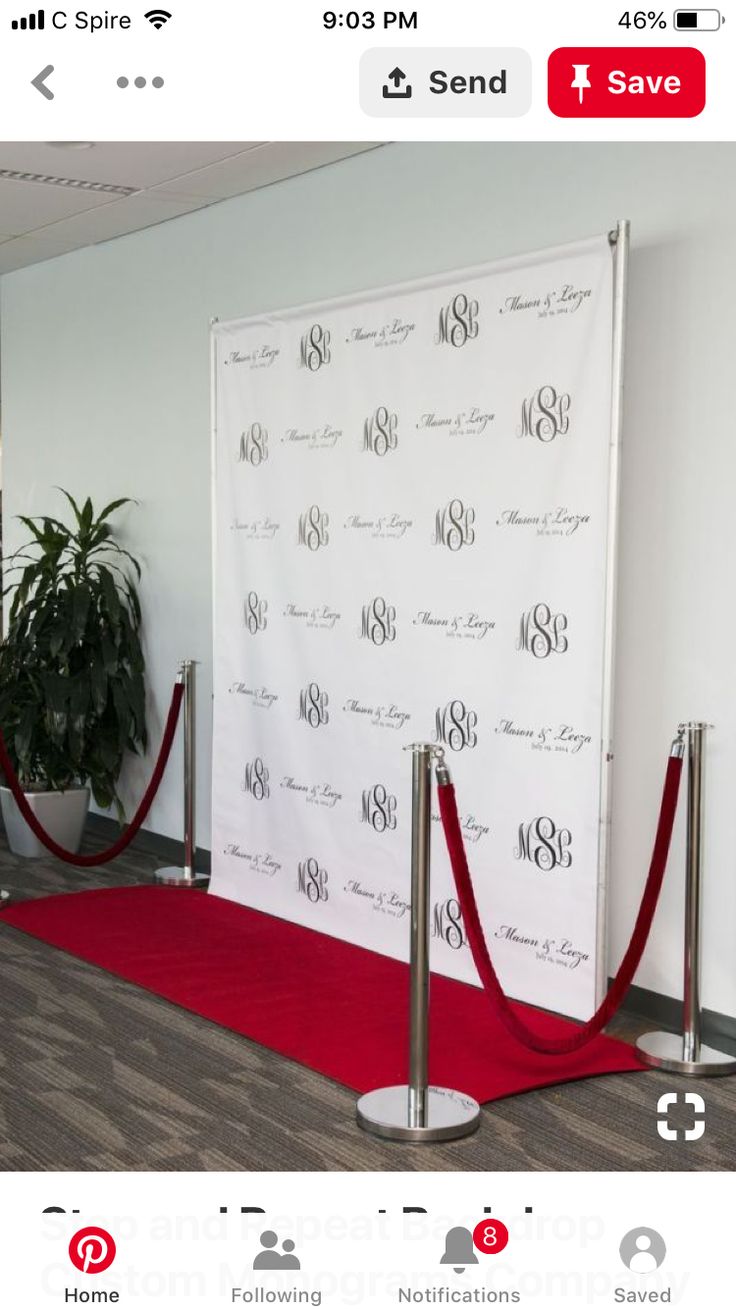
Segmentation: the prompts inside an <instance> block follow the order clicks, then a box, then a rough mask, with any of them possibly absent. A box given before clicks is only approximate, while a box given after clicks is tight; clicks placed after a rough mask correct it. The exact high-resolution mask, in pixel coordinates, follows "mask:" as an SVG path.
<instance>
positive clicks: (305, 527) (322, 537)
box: [298, 505, 330, 551]
mask: <svg viewBox="0 0 736 1309" xmlns="http://www.w3.org/2000/svg"><path fill="white" fill-rule="evenodd" d="M329 525H330V515H329V514H326V513H323V511H322V510H321V509H320V507H319V505H311V506H310V508H309V509H305V511H304V513H303V514H300V515H299V533H298V543H299V545H305V546H306V547H307V549H308V550H312V551H314V550H321V549H322V547H323V546H325V545H329V542H330V533H329V531H328V530H327V529H328V528H329Z"/></svg>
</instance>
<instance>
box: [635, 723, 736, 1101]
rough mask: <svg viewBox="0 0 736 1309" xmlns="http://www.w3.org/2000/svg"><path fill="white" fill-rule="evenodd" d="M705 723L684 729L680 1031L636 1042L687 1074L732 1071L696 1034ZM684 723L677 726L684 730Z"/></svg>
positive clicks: (658, 1063) (649, 1055)
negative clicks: (684, 851)
mask: <svg viewBox="0 0 736 1309" xmlns="http://www.w3.org/2000/svg"><path fill="white" fill-rule="evenodd" d="M708 726H709V724H708V723H688V724H687V727H686V730H687V856H686V857H687V884H686V891H685V967H684V988H683V1014H682V1035H681V1036H679V1035H677V1034H676V1033H674V1032H647V1033H646V1035H645V1036H641V1037H639V1040H638V1041H637V1046H638V1049H639V1054H640V1056H641V1059H642V1060H643V1062H644V1063H645V1064H650V1065H651V1066H652V1067H653V1068H664V1069H666V1070H667V1071H668V1072H673V1073H685V1074H686V1076H688V1077H718V1076H723V1075H725V1074H727V1073H734V1072H736V1059H734V1058H733V1056H731V1055H729V1054H726V1053H725V1051H723V1050H716V1049H714V1048H713V1047H712V1046H709V1045H704V1044H703V1041H702V1039H701V1031H702V1012H701V1008H700V941H701V917H702V915H701V904H702V888H703V825H704V813H705V792H704V786H703V774H704V751H703V746H704V742H705V733H706V732H707V730H708ZM684 730H685V727H684V726H683V728H681V731H684Z"/></svg>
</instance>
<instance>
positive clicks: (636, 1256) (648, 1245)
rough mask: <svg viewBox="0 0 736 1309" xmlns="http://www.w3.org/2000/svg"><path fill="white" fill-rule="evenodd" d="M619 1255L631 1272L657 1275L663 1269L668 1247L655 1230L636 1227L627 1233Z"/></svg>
mask: <svg viewBox="0 0 736 1309" xmlns="http://www.w3.org/2000/svg"><path fill="white" fill-rule="evenodd" d="M619 1254H620V1256H621V1260H622V1262H623V1263H624V1264H625V1265H626V1267H627V1268H628V1269H629V1272H632V1273H639V1274H641V1275H645V1274H646V1273H656V1271H657V1269H658V1268H660V1267H661V1265H662V1263H663V1262H664V1258H665V1255H666V1254H667V1246H666V1245H665V1243H664V1241H663V1239H662V1237H661V1236H660V1234H659V1232H655V1231H654V1228H652V1227H635V1228H633V1230H632V1231H630V1232H627V1233H626V1235H625V1237H624V1239H623V1241H622V1242H621V1245H620V1246H619Z"/></svg>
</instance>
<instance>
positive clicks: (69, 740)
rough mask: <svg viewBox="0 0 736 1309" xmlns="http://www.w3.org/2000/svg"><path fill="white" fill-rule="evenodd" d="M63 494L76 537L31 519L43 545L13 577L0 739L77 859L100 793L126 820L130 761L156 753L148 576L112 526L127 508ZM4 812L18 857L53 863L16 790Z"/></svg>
mask: <svg viewBox="0 0 736 1309" xmlns="http://www.w3.org/2000/svg"><path fill="white" fill-rule="evenodd" d="M62 494H63V495H65V496H66V499H67V500H68V502H69V504H70V506H71V509H72V511H73V514H74V520H75V521H74V524H73V526H72V527H67V526H66V525H65V524H64V523H62V522H60V521H59V519H58V518H47V517H36V518H28V517H24V516H23V515H21V516H20V521H21V522H23V523H24V524H25V526H26V527H27V528H28V530H29V532H30V533H31V538H32V539H31V540H30V541H29V542H28V543H27V544H26V545H25V546H22V547H21V548H20V549H19V550H18V551H17V552H16V553H15V555H13V556H12V559H11V560H10V563H11V567H10V568H9V569H7V570H6V578H7V577H8V576H11V577H13V575H15V576H14V577H13V580H11V582H10V584H9V585H8V586H7V587H6V590H5V595H8V594H12V603H11V606H10V613H9V616H8V630H7V635H6V637H5V639H4V640H3V642H2V644H0V729H2V732H3V736H4V738H5V743H6V746H7V749H8V752H9V754H10V757H11V760H12V762H13V766H14V768H15V771H16V773H17V775H18V779H19V781H20V783H21V785H22V787H23V789H24V792H25V793H26V795H27V798H28V802H29V804H30V805H31V807H32V808H33V810H34V811H35V813H36V816H37V817H38V819H39V821H40V822H41V824H42V825H43V827H44V828H46V829H47V830H48V832H49V833H50V835H51V836H53V837H54V839H55V840H56V841H58V842H59V844H60V845H63V846H65V847H66V848H67V849H69V850H74V851H76V850H78V849H79V846H80V843H81V839H82V832H83V829H84V823H85V820H86V817H87V810H88V808H89V798H90V789H91V791H92V795H93V796H94V799H95V803H96V804H98V805H99V806H100V807H101V808H104V809H106V808H108V807H109V806H110V805H113V804H114V805H115V806H116V809H117V812H118V816H119V818H120V820H121V821H122V820H123V818H124V812H123V808H122V804H121V802H120V797H119V795H118V791H117V784H118V779H119V777H120V771H121V768H122V765H123V760H124V758H125V753H126V751H127V750H133V751H135V752H138V750H139V749H143V750H144V749H145V748H146V744H147V734H146V705H145V686H144V679H143V673H144V659H143V651H142V648H141V641H140V624H141V608H140V603H139V600H138V593H137V590H136V581H140V576H141V570H140V566H139V564H138V562H137V560H136V559H134V558H133V556H132V555H131V554H129V552H128V551H127V550H124V549H123V548H122V547H121V546H120V545H119V544H118V543H117V542H116V541H115V540H114V537H113V531H112V527H111V526H110V523H109V522H108V520H109V518H110V517H111V515H112V514H113V513H114V512H115V511H116V510H117V509H119V508H120V507H121V506H122V505H125V504H128V503H129V501H128V500H127V499H121V500H113V501H112V503H111V504H108V505H106V506H105V508H104V509H103V510H102V511H101V513H99V514H95V511H94V508H93V505H92V501H91V500H90V499H87V500H86V501H85V503H84V505H83V506H82V508H81V509H80V508H79V506H78V504H77V503H76V501H75V500H74V498H73V497H72V496H71V495H69V493H68V491H62ZM133 575H134V577H135V580H134V577H133ZM0 804H1V806H2V814H3V818H4V820H5V829H6V832H7V835H8V840H9V842H10V846H11V849H12V850H13V851H14V852H15V853H16V854H20V855H26V856H31V857H37V856H39V855H41V854H42V853H43V847H42V846H41V844H40V842H38V841H37V839H36V837H35V836H34V835H33V834H32V832H30V830H29V829H28V827H27V825H26V823H25V822H24V820H23V818H22V816H21V814H20V813H19V811H18V807H17V805H16V803H15V801H14V799H13V797H12V795H11V793H10V791H9V789H8V788H7V787H5V786H2V787H0Z"/></svg>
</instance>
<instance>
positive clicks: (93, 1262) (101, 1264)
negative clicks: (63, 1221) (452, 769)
mask: <svg viewBox="0 0 736 1309" xmlns="http://www.w3.org/2000/svg"><path fill="white" fill-rule="evenodd" d="M116 1254H117V1249H116V1246H115V1242H114V1240H113V1238H112V1237H111V1235H110V1233H109V1232H106V1231H105V1229H104V1228H103V1227H83V1228H82V1229H81V1230H80V1231H79V1232H75V1234H74V1236H73V1237H72V1239H71V1241H70V1242H69V1258H70V1259H71V1261H72V1263H73V1264H74V1267H75V1268H76V1269H77V1270H78V1271H79V1272H80V1273H104V1272H105V1269H107V1268H109V1267H110V1265H111V1263H112V1261H113V1259H114V1258H115V1255H116Z"/></svg>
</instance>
